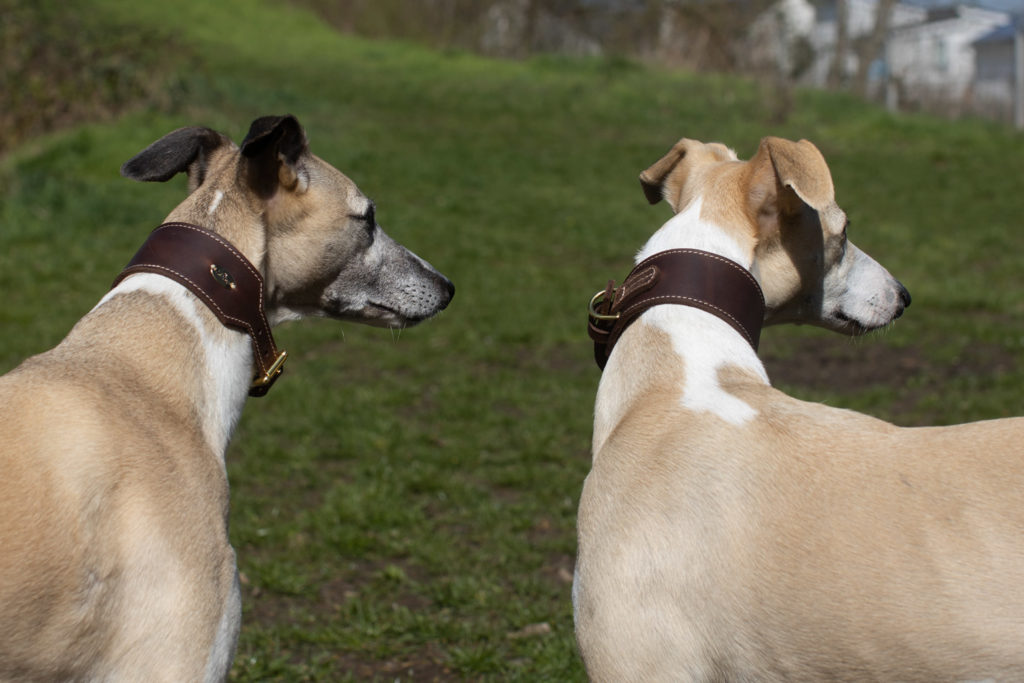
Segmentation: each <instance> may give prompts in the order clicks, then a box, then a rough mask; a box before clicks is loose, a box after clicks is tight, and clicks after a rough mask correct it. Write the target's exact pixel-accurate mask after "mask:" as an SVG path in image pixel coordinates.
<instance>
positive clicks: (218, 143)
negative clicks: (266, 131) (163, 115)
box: [121, 126, 234, 192]
mask: <svg viewBox="0 0 1024 683" xmlns="http://www.w3.org/2000/svg"><path fill="white" fill-rule="evenodd" d="M233 144H234V143H232V142H231V140H230V139H228V138H227V137H226V136H224V135H221V134H220V133H218V132H217V131H215V130H211V129H210V128H200V127H196V126H192V127H189V128H179V129H178V130H176V131H173V132H171V133H168V134H167V135H165V136H163V137H162V138H160V139H159V140H157V141H156V142H154V143H153V144H151V145H150V146H149V147H147V148H146V149H144V150H142V151H141V152H139V153H138V154H136V155H135V156H133V157H132V158H131V159H129V160H128V161H126V162H124V164H122V165H121V175H123V176H124V177H125V178H131V179H132V180H139V181H145V182H161V183H162V182H165V181H167V180H170V179H171V178H173V177H174V176H175V175H177V174H178V173H187V174H188V185H189V192H193V191H194V190H195V189H196V188H197V187H199V186H200V185H202V184H203V180H204V179H205V178H206V170H207V167H208V165H209V160H210V154H211V153H212V152H213V151H214V150H215V149H218V148H220V147H222V146H224V145H233Z"/></svg>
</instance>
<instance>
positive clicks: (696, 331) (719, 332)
mask: <svg viewBox="0 0 1024 683" xmlns="http://www.w3.org/2000/svg"><path fill="white" fill-rule="evenodd" d="M642 320H643V321H644V322H645V323H649V324H651V325H653V326H654V327H657V328H658V329H660V330H663V331H664V332H666V333H667V334H668V335H669V336H670V337H671V338H672V348H673V349H674V350H675V352H676V353H678V354H679V356H680V357H681V358H682V359H683V363H684V367H685V370H684V372H685V377H686V379H685V382H686V383H685V385H684V386H683V396H682V399H681V403H682V405H683V407H684V408H686V409H687V410H692V411H694V412H709V413H712V414H713V415H716V416H718V417H719V418H721V419H723V420H725V421H726V422H728V423H729V424H732V425H736V426H740V425H743V424H746V423H747V422H749V421H750V420H752V419H754V418H755V417H756V416H757V411H756V410H755V409H754V408H753V407H752V406H751V405H750V404H749V403H747V402H746V401H743V400H742V399H739V398H736V397H735V396H733V395H732V394H730V393H728V392H727V391H725V390H724V389H722V387H721V385H720V384H719V383H718V372H719V370H721V369H723V368H725V367H726V366H729V367H735V368H738V369H741V370H747V371H750V372H753V373H754V374H756V375H757V376H758V377H760V378H761V379H762V380H763V381H764V383H765V384H767V383H768V375H767V374H766V373H765V370H764V365H763V364H762V363H761V361H760V360H759V359H758V357H757V354H755V353H754V350H753V349H752V348H750V344H748V343H747V341H746V340H745V339H744V338H743V337H742V336H741V335H740V334H739V333H738V332H736V330H734V329H733V328H732V327H731V326H730V325H729V324H728V323H726V322H725V321H724V320H720V319H719V318H717V317H715V316H713V315H711V314H710V313H707V312H705V311H702V310H699V309H696V308H690V307H689V306H674V305H670V306H656V307H654V308H652V309H651V310H649V311H647V312H646V313H644V315H643V318H642Z"/></svg>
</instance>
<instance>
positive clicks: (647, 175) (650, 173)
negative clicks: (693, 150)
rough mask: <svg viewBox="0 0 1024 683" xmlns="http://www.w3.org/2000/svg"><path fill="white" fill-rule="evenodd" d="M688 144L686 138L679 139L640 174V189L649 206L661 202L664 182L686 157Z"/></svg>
mask: <svg viewBox="0 0 1024 683" xmlns="http://www.w3.org/2000/svg"><path fill="white" fill-rule="evenodd" d="M688 142H689V140H687V139H686V138H683V139H681V140H680V141H679V142H677V143H676V144H674V145H672V149H670V150H669V151H668V152H667V153H666V154H665V156H663V157H662V158H660V159H658V160H657V161H655V162H654V163H653V164H651V166H650V167H649V168H648V169H647V170H645V171H644V172H643V173H641V174H640V187H642V188H643V190H644V196H645V197H647V201H648V202H649V203H651V204H657V203H658V202H660V201H661V200H662V196H663V192H664V187H665V180H666V179H667V178H668V175H669V174H670V173H671V172H672V170H673V169H675V167H676V166H677V165H678V164H679V162H680V161H682V160H683V157H685V156H686V145H687V143H688Z"/></svg>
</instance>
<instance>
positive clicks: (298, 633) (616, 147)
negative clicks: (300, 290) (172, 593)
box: [0, 0, 1024, 681]
mask: <svg viewBox="0 0 1024 683" xmlns="http://www.w3.org/2000/svg"><path fill="white" fill-rule="evenodd" d="M93 5H94V7H93V11H94V12H96V13H97V14H98V15H99V16H103V17H105V18H106V20H107V21H109V22H111V24H112V25H117V26H137V27H138V28H139V30H140V31H143V32H144V33H145V34H146V35H151V34H153V33H154V32H156V33H159V34H161V35H173V36H174V41H175V44H176V45H181V46H185V47H186V48H187V51H188V54H189V55H190V58H189V61H188V62H187V64H188V68H185V67H182V71H181V73H180V74H178V76H177V78H178V80H176V81H175V82H176V83H178V86H177V87H178V88H179V89H180V90H181V94H180V96H178V97H176V98H175V99H174V101H173V102H172V103H168V104H166V105H162V106H160V107H158V108H152V107H151V106H150V107H138V108H136V109H134V110H132V111H130V112H129V113H127V114H124V115H122V116H121V117H120V118H118V119H116V120H114V121H112V122H106V123H96V124H93V125H87V126H80V127H76V128H73V129H68V130H65V131H63V132H60V133H56V134H51V135H48V136H46V137H42V138H36V139H34V140H31V141H29V142H27V143H25V144H23V145H21V146H18V147H16V148H14V149H13V151H12V152H11V154H9V155H8V157H7V158H6V159H5V160H4V161H3V162H2V164H0V288H2V291H4V293H5V297H4V302H3V305H0V326H2V329H3V330H4V332H5V334H4V343H3V344H0V369H2V370H6V369H9V368H11V367H13V366H14V365H15V364H17V363H18V362H19V361H20V360H21V359H22V358H24V357H25V356H27V355H30V354H32V353H36V352H39V351H42V350H43V349H46V348H48V347H50V346H52V345H54V344H55V343H57V342H58V341H59V340H60V339H61V337H62V336H63V335H64V334H65V333H66V332H67V330H68V329H70V327H71V326H72V325H73V324H74V322H75V320H77V319H78V318H79V317H80V316H81V315H83V314H84V313H86V312H87V311H88V310H89V308H90V307H91V306H92V305H93V304H94V303H95V302H96V301H97V300H98V299H99V298H100V297H101V296H102V295H103V293H104V292H105V291H106V289H107V287H108V286H109V283H110V281H111V280H112V279H113V277H114V275H115V274H116V273H117V271H118V270H119V268H120V267H121V266H122V265H123V264H124V263H125V262H126V261H127V260H128V258H130V256H131V255H132V253H134V250H135V249H136V248H137V246H138V245H139V244H140V243H141V241H142V240H143V238H144V237H145V235H146V234H147V232H148V231H149V230H150V229H151V228H152V227H154V226H155V225H156V224H158V223H159V222H160V220H161V219H162V218H163V217H164V216H165V215H166V213H167V212H168V211H169V210H170V209H171V208H172V207H173V206H174V204H175V203H176V202H177V201H179V199H180V198H181V197H182V195H183V193H184V182H183V180H182V179H177V180H175V181H172V182H171V183H168V184H166V185H141V184H135V183H131V182H129V181H127V180H123V179H121V178H119V177H118V174H117V169H118V167H119V165H120V163H121V162H122V161H124V160H125V159H127V158H128V157H130V156H131V155H133V154H134V153H135V152H137V151H138V150H139V149H141V148H142V147H143V146H145V145H146V144H148V143H149V142H151V141H152V140H154V139H156V138H157V137H159V136H160V135H162V134H163V133H165V132H167V131H169V130H171V129H172V128H175V127H177V126H181V125H191V124H203V125H210V126H213V127H216V128H219V129H221V130H223V131H225V132H227V133H229V134H231V135H232V136H233V137H235V139H240V138H241V136H242V135H243V134H244V133H245V131H246V129H247V127H248V123H249V122H250V121H251V120H252V119H253V118H255V117H256V116H259V115H263V114H270V113H284V112H291V113H294V114H296V115H297V116H298V117H299V119H300V120H301V121H302V122H303V124H304V125H305V126H306V129H307V133H308V136H309V138H310V140H311V144H312V148H313V150H314V151H315V152H316V153H317V154H318V155H320V156H321V157H324V158H325V159H327V160H328V161H330V162H332V163H333V164H335V165H336V166H337V167H339V168H340V169H342V170H343V171H345V172H346V173H347V174H348V175H350V176H351V177H352V178H353V179H354V180H355V181H356V182H357V183H359V185H360V187H361V188H362V189H363V191H365V192H366V193H367V194H368V195H369V196H371V197H372V198H374V199H375V200H376V202H377V205H378V218H379V219H380V221H381V223H382V225H383V226H384V227H385V229H386V230H388V232H389V233H390V234H391V235H392V236H394V237H395V238H396V239H398V240H400V241H402V242H403V243H405V244H406V245H408V246H409V247H410V248H412V249H413V250H415V251H417V252H418V253H419V254H421V255H422V256H424V257H425V258H427V259H428V260H430V261H431V262H432V263H434V265H436V266H437V267H438V268H440V269H441V270H442V271H444V272H445V273H446V274H447V275H448V276H449V277H451V278H452V279H453V280H454V281H455V283H456V285H457V288H458V291H457V295H456V297H455V299H454V301H453V303H452V305H451V307H450V308H449V309H448V310H447V311H446V312H445V313H444V314H443V315H441V316H440V317H439V318H438V319H436V320H434V321H431V322H430V323H428V324H425V325H423V326H421V327H419V328H415V329H411V330H406V331H404V332H402V334H401V335H393V334H392V333H390V332H387V331H382V330H377V329H370V328H364V327H358V326H352V325H343V324H339V323H334V322H329V321H308V322H303V323H299V324H292V325H287V326H285V327H283V328H281V329H280V330H278V332H277V336H278V342H279V344H280V345H281V346H283V347H284V348H286V349H288V351H289V353H290V354H291V355H292V356H293V358H292V359H291V360H290V362H289V368H288V371H287V374H286V375H285V377H284V378H283V379H282V380H281V381H280V382H278V383H277V385H276V386H275V388H274V391H273V392H271V394H270V395H269V396H268V397H267V398H265V399H262V400H253V401H251V402H250V403H249V405H248V406H247V407H246V411H245V414H244V416H243V419H242V423H241V425H240V427H239V429H238V432H237V434H236V436H235V439H234V441H233V443H232V446H231V449H230V451H229V453H228V465H229V474H230V479H231V485H232V517H231V536H232V539H233V542H234V544H235V547H236V549H237V551H238V556H239V567H240V569H241V572H242V573H243V576H244V586H243V588H244V591H243V592H244V617H243V619H244V625H243V629H242V634H241V641H240V644H239V651H238V657H237V659H236V664H235V668H234V672H233V675H234V679H235V680H238V681H250V680H252V681H255V680H283V681H297V680H382V681H383V680H389V681H390V680H396V679H401V680H433V679H435V678H436V679H441V680H450V679H455V680H458V679H467V680H495V681H506V680H520V681H572V680H582V679H583V673H582V668H581V666H580V664H579V661H578V658H577V656H576V653H575V647H574V644H573V638H572V616H571V604H570V583H569V580H568V577H569V575H570V574H571V571H572V563H573V554H574V548H575V536H574V534H575V532H574V522H575V508H576V503H577V500H578V495H579V491H580V487H581V484H582V480H583V477H584V476H585V475H586V472H587V470H588V466H589V457H590V456H589V439H590V426H591V419H592V409H593V395H594V390H595V388H596V386H597V381H598V378H599V373H598V370H597V368H596V367H595V366H594V365H593V362H592V360H591V349H590V346H589V344H588V339H587V337H586V334H585V331H584V325H585V306H586V303H587V301H588V299H589V296H590V295H591V294H592V293H593V292H594V291H596V290H597V289H598V288H600V287H602V286H603V284H604V282H605V281H606V280H607V279H608V278H609V277H614V278H616V279H621V278H622V277H623V276H624V275H625V273H626V272H627V271H628V269H629V267H630V262H631V257H632V254H633V253H634V252H635V250H636V249H637V248H638V247H639V246H640V245H641V243H642V242H643V240H644V239H645V238H646V236H648V235H649V234H650V233H651V232H652V231H653V230H654V229H656V228H657V227H658V226H659V225H660V224H661V223H662V222H663V221H664V220H665V219H666V218H667V216H668V209H667V208H666V207H664V206H657V207H649V206H647V204H646V202H645V201H644V199H643V196H642V194H641V192H640V188H639V185H638V183H637V181H636V176H637V174H638V172H639V171H640V170H641V169H643V168H645V167H646V166H647V165H648V164H650V163H651V162H653V161H654V160H656V159H657V158H658V157H660V156H661V154H662V153H663V152H664V151H665V150H666V149H667V148H668V147H669V146H670V145H671V144H672V143H673V142H675V140H676V139H677V138H679V137H681V136H683V135H686V136H688V137H693V138H698V139H703V140H721V141H724V142H726V143H728V144H730V145H731V146H734V147H735V148H736V149H737V151H738V152H739V153H740V154H741V156H749V155H750V154H752V153H753V151H754V150H755V149H756V146H757V142H758V140H759V139H760V138H761V137H762V136H764V135H768V134H775V135H782V136H786V137H792V138H801V137H805V138H809V139H811V140H813V141H815V142H816V143H817V144H818V145H819V147H820V148H821V149H822V151H823V152H824V154H825V156H826V158H827V159H828V160H829V162H830V166H831V168H832V170H833V175H834V178H835V182H836V187H837V194H838V198H839V201H840V203H841V205H843V206H844V208H846V209H847V211H848V212H849V214H850V216H851V217H852V219H853V223H854V225H853V227H852V228H851V235H852V237H853V239H854V240H855V241H856V242H857V243H858V244H859V245H860V246H861V247H862V248H864V249H865V250H866V251H868V252H869V253H871V254H873V255H875V256H876V257H878V259H879V260H881V261H882V262H883V263H884V264H885V265H886V266H887V267H888V268H889V269H890V270H891V271H892V272H893V273H894V274H895V275H896V276H897V277H899V278H900V279H901V280H902V281H903V282H904V283H905V284H906V285H907V286H908V288H909V289H910V290H911V292H912V293H913V295H914V303H913V306H912V307H911V308H910V309H909V311H908V312H907V315H906V317H905V318H904V319H901V320H900V321H899V322H898V324H897V325H896V326H895V327H893V328H892V329H891V330H889V331H888V332H886V333H885V334H883V335H875V336H873V337H871V338H869V339H866V340H858V341H849V340H846V339H843V338H839V337H836V336H831V335H829V334H828V333H826V332H823V331H820V330H811V329H802V328H788V329H783V328H778V329H769V330H767V331H766V332H765V333H764V335H763V355H764V356H765V357H766V358H767V359H768V361H769V371H770V372H772V374H773V379H774V380H775V381H776V383H777V384H778V385H779V386H781V387H783V388H785V389H787V390H789V391H791V392H792V393H795V394H797V395H800V396H803V397H806V398H810V399H812V400H821V401H826V402H828V403H830V404H833V405H841V406H847V407H851V408H855V409H858V410H863V411H866V412H869V413H872V414H874V415H878V416H880V417H883V418H886V419H891V420H894V421H896V422H898V423H901V424H920V423H925V422H935V423H950V422H958V421H964V420H969V419H980V418H988V417H999V416H1002V415H1006V414H1016V413H1019V412H1021V404H1022V401H1021V391H1020V386H1021V385H1022V379H1024V377H1022V373H1024V369H1022V366H1021V363H1020V361H1021V359H1022V358H1024V315H1021V314H1022V312H1024V300H1022V298H1021V297H1020V293H1021V291H1022V282H1021V279H1022V278H1021V273H1022V269H1021V268H1020V266H1019V263H1020V256H1019V255H1020V254H1021V253H1022V251H1024V231H1022V230H1021V229H1020V226H1019V224H1020V218H1021V216H1022V215H1024V192H1022V191H1021V188H1022V187H1024V182H1022V177H1024V173H1022V172H1024V139H1022V138H1021V137H1020V136H1018V135H1016V134H1014V133H1012V132H1010V131H1008V130H1005V129H1001V128H996V127H993V126H991V125H987V124H982V123H978V122H963V123H948V122H943V121H938V120H934V119H929V118H922V117H893V116H890V115H888V114H885V113H883V112H881V111H879V110H877V109H875V108H873V107H870V106H868V105H865V104H862V103H860V102H857V101H855V100H852V99H849V98H846V97H841V96H835V95H829V94H823V93H808V92H802V93H798V95H797V100H796V102H797V104H796V109H795V111H794V113H793V116H792V117H791V118H790V120H789V121H788V122H787V123H786V124H784V125H781V126H774V125H771V124H769V123H768V121H767V118H766V117H767V115H768V114H767V113H765V114H761V113H760V112H762V111H764V109H763V107H761V98H762V97H763V94H764V93H763V91H762V90H761V89H760V88H759V87H758V86H756V85H755V84H752V83H750V82H746V81H742V80H736V79H730V78H724V77H705V76H694V75H689V74H682V73H675V72H670V71H665V70H658V69H650V68H646V67H640V66H637V65H633V64H630V63H627V62H623V61H621V60H614V59H609V60H590V61H579V60H565V59H556V58H542V59H534V60H530V61H527V62H521V63H513V62H497V61H489V60H485V59H481V58H478V57H475V56H471V55H468V54H464V53H460V52H443V53H442V52H434V51H430V50H427V49H424V48H420V47H415V46H410V45H406V44H397V43H388V42H368V41H363V40H359V39H356V38H351V37H343V36H339V35H338V34H336V33H334V32H333V31H331V30H330V29H329V28H328V27H327V26H326V25H325V24H323V23H321V22H320V21H318V20H317V19H316V18H315V17H314V16H312V15H310V14H307V13H304V12H301V11H298V10H294V9H289V8H287V7H280V6H278V5H273V6H272V5H271V4H269V3H262V2H254V1H248V2H247V1H243V0H224V1H223V2H219V3H204V2H199V1H197V0H188V1H185V0H183V1H182V2H179V3H176V4H174V5H173V6H172V5H166V6H165V5H159V4H153V3H137V2H127V1H123V0H97V1H96V2H94V3H93ZM147 49H151V50H155V51H159V50H160V45H159V44H154V45H151V46H149V47H148V48H147ZM151 56H152V55H149V57H151ZM183 63H185V62H183ZM823 360H824V361H832V364H831V365H830V366H829V369H826V370H822V371H820V372H817V374H814V373H813V372H812V373H811V375H812V376H811V377H810V378H808V377H806V376H805V375H806V374H807V371H808V369H809V368H810V369H813V370H816V369H817V368H819V367H820V366H821V364H822V362H823ZM542 623H543V624H547V625H548V627H549V629H545V628H539V629H537V630H538V631H539V632H535V631H534V630H531V629H526V627H529V626H531V625H536V624H542ZM524 629H526V630H525V631H524Z"/></svg>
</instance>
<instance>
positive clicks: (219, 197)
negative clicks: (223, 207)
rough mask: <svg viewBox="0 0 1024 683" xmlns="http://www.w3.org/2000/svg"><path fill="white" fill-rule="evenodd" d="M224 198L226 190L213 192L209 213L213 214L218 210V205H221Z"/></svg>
mask: <svg viewBox="0 0 1024 683" xmlns="http://www.w3.org/2000/svg"><path fill="white" fill-rule="evenodd" d="M222 199H224V192H223V191H222V190H217V191H216V192H214V193H213V201H212V202H210V209H209V210H208V211H207V212H206V213H207V215H210V216H212V215H213V212H214V211H216V210H217V207H218V206H220V202H221V200H222Z"/></svg>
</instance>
